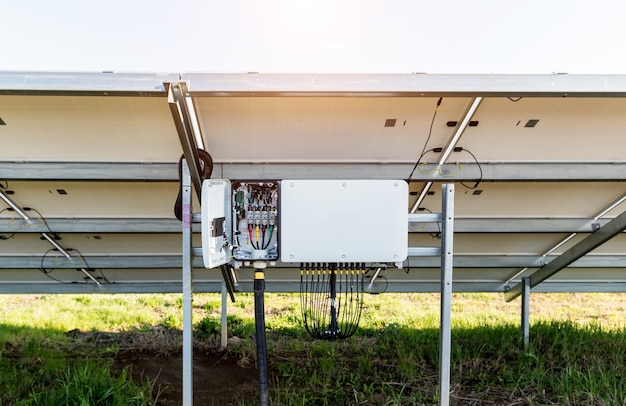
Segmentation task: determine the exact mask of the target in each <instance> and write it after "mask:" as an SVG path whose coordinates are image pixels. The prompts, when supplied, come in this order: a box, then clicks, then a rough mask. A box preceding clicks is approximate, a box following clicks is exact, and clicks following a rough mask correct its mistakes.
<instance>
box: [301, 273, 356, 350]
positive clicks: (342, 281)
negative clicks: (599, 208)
mask: <svg viewBox="0 0 626 406" xmlns="http://www.w3.org/2000/svg"><path fill="white" fill-rule="evenodd" d="M365 271H366V269H365V264H361V263H346V264H341V263H340V264H337V263H329V264H326V263H306V264H301V265H300V306H301V310H302V319H303V321H304V327H305V328H306V330H307V332H308V333H309V334H310V335H311V336H312V337H313V338H321V339H326V340H332V339H337V338H347V337H350V336H352V335H353V334H354V333H355V332H356V329H357V328H358V326H359V320H360V318H361V311H362V309H363V281H364V275H365Z"/></svg>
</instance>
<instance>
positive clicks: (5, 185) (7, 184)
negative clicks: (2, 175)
mask: <svg viewBox="0 0 626 406" xmlns="http://www.w3.org/2000/svg"><path fill="white" fill-rule="evenodd" d="M2 182H4V185H3V184H2ZM2 182H0V189H3V190H7V189H8V188H9V181H8V180H3V181H2Z"/></svg>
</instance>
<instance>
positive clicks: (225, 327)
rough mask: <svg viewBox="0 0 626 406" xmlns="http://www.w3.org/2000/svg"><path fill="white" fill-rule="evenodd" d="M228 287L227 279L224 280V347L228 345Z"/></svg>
mask: <svg viewBox="0 0 626 406" xmlns="http://www.w3.org/2000/svg"><path fill="white" fill-rule="evenodd" d="M227 312H228V289H227V287H226V281H225V280H222V343H221V344H222V348H226V346H227V345H228V318H227V316H228V314H227Z"/></svg>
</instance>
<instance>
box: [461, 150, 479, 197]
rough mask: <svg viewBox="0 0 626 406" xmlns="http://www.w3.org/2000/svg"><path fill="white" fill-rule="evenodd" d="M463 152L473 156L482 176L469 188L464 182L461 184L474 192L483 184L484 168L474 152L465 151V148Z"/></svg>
mask: <svg viewBox="0 0 626 406" xmlns="http://www.w3.org/2000/svg"><path fill="white" fill-rule="evenodd" d="M463 151H465V152H467V153H468V154H470V155H471V156H472V158H474V162H476V165H477V166H478V170H479V171H480V176H479V177H478V179H477V180H476V183H474V186H468V185H466V184H465V183H464V182H460V183H461V185H463V186H465V187H466V188H468V189H470V190H473V189H476V188H477V187H478V185H479V184H480V182H482V180H483V168H482V167H481V166H480V163H479V162H478V159H476V155H474V154H473V153H472V151H470V150H469V149H465V148H463Z"/></svg>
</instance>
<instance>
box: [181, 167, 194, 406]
mask: <svg viewBox="0 0 626 406" xmlns="http://www.w3.org/2000/svg"><path fill="white" fill-rule="evenodd" d="M182 201H183V207H182V209H183V210H182V219H183V220H182V222H183V247H182V248H183V405H184V406H191V405H193V335H192V332H193V313H192V310H193V265H192V261H193V254H192V246H191V227H192V219H191V214H192V203H191V176H190V175H189V167H188V166H187V161H186V160H184V159H183V162H182Z"/></svg>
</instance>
